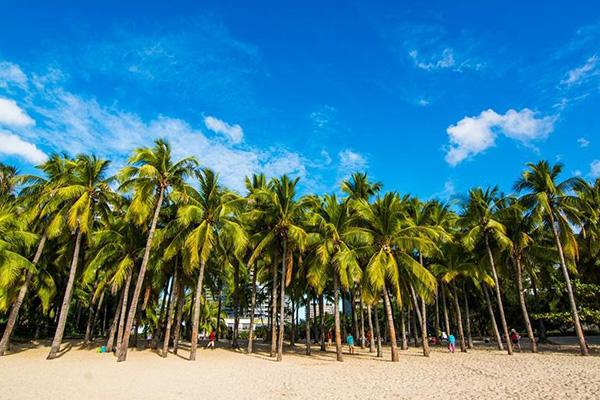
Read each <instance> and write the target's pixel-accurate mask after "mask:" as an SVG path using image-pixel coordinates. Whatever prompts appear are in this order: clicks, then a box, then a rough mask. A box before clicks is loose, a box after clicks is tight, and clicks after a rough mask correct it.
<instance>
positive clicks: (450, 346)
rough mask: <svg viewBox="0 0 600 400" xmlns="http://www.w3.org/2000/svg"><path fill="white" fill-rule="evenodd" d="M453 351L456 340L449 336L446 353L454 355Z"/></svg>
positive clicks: (451, 335)
mask: <svg viewBox="0 0 600 400" xmlns="http://www.w3.org/2000/svg"><path fill="white" fill-rule="evenodd" d="M454 350H456V338H455V337H454V335H453V334H450V336H448V351H449V352H450V353H454Z"/></svg>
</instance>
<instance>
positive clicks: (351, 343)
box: [346, 333, 354, 354]
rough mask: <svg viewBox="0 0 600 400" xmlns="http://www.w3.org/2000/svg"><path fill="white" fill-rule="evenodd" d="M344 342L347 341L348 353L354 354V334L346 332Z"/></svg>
mask: <svg viewBox="0 0 600 400" xmlns="http://www.w3.org/2000/svg"><path fill="white" fill-rule="evenodd" d="M346 343H348V351H349V352H350V354H354V336H352V334H351V333H349V334H348V337H347V338H346Z"/></svg>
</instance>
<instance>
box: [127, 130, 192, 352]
mask: <svg viewBox="0 0 600 400" xmlns="http://www.w3.org/2000/svg"><path fill="white" fill-rule="evenodd" d="M196 165H197V161H196V159H195V158H194V157H187V158H184V159H182V160H179V161H173V159H172V155H171V146H170V145H169V143H168V142H166V141H164V140H162V139H159V140H157V141H155V142H154V147H152V148H150V147H142V148H139V149H136V150H135V151H134V153H133V155H132V156H131V157H130V158H129V165H127V166H126V167H124V168H123V169H122V170H121V171H120V172H119V174H118V178H119V181H120V182H121V190H123V191H125V192H131V191H133V198H132V201H131V204H130V206H129V209H128V211H127V219H128V220H129V221H132V222H134V223H136V224H138V225H145V224H146V223H147V221H148V219H149V218H150V216H152V219H151V221H150V226H149V229H148V236H147V239H146V246H145V249H144V255H143V257H142V262H141V265H140V269H139V272H138V277H137V281H136V284H135V288H134V291H133V296H132V298H131V307H130V309H129V314H128V316H127V323H126V326H125V332H124V334H123V341H122V342H123V343H122V346H121V348H120V351H119V357H118V361H125V360H126V359H127V349H128V346H129V335H130V334H131V329H132V328H133V321H134V320H135V318H136V313H137V306H138V302H139V297H140V293H141V291H142V285H143V284H144V278H145V276H146V269H147V267H148V261H149V259H150V252H151V250H152V242H153V239H154V234H155V231H156V225H157V224H158V218H159V215H160V210H161V207H162V205H163V201H164V199H165V197H167V196H168V195H169V193H170V191H179V192H186V191H187V190H188V188H187V185H186V183H185V180H186V178H187V177H188V176H190V175H191V173H192V172H193V170H194V168H195V167H196Z"/></svg>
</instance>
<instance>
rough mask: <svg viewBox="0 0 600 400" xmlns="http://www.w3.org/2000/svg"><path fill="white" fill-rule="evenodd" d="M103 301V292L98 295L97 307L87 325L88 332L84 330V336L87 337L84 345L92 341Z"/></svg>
mask: <svg viewBox="0 0 600 400" xmlns="http://www.w3.org/2000/svg"><path fill="white" fill-rule="evenodd" d="M103 301H104V292H102V294H101V295H100V299H99V300H98V305H97V306H96V308H95V309H94V312H93V313H92V316H91V318H90V321H91V322H90V323H89V324H88V327H89V330H88V328H86V335H87V341H85V344H86V345H87V344H88V343H89V342H90V341H91V340H93V339H94V331H95V328H96V320H97V319H98V313H99V312H100V309H101V308H102V303H103Z"/></svg>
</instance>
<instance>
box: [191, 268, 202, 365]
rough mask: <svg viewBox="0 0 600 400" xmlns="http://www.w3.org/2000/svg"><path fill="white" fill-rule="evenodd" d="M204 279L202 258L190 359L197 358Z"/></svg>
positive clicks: (195, 301)
mask: <svg viewBox="0 0 600 400" xmlns="http://www.w3.org/2000/svg"><path fill="white" fill-rule="evenodd" d="M203 280H204V260H200V271H199V272H198V284H197V285H196V293H195V296H194V317H193V319H192V337H191V342H190V361H194V360H195V359H196V349H197V348H198V327H199V325H200V299H201V298H202V281H203Z"/></svg>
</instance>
